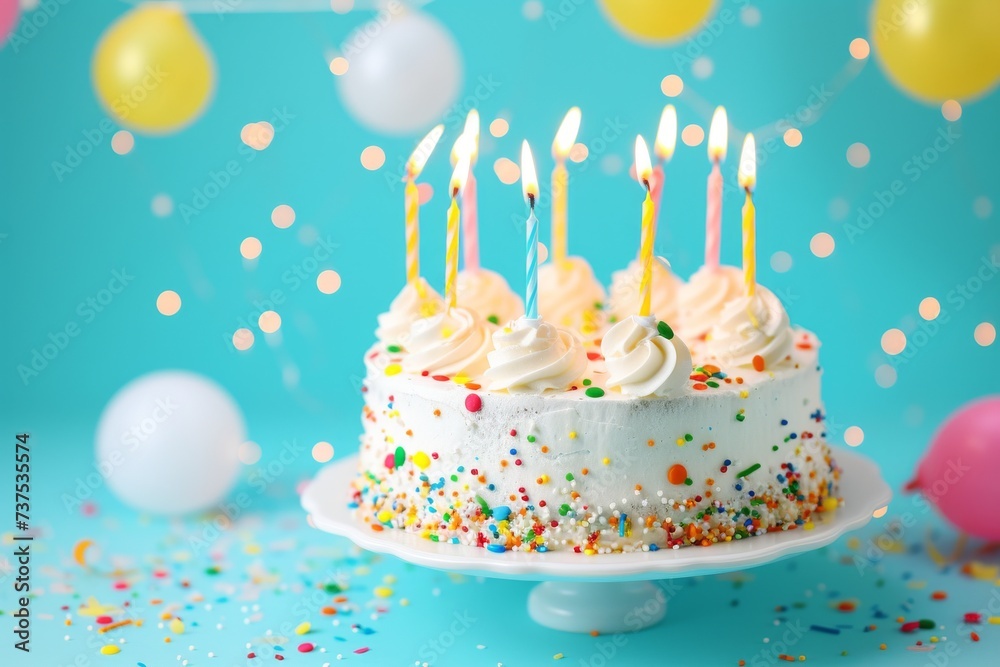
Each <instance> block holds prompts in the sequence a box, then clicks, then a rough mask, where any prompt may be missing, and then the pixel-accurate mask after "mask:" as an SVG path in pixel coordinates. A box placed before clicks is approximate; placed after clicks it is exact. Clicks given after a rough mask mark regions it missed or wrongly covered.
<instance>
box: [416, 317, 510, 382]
mask: <svg viewBox="0 0 1000 667" xmlns="http://www.w3.org/2000/svg"><path fill="white" fill-rule="evenodd" d="M491 349H493V345H492V343H491V342H490V329H489V327H488V325H487V323H486V322H484V321H483V320H482V319H480V318H479V317H477V316H476V315H474V314H473V313H472V312H470V311H468V310H466V309H465V308H450V309H448V310H444V311H442V312H440V313H438V314H436V315H432V316H431V317H425V318H422V319H419V320H417V321H415V322H414V323H413V325H412V326H411V327H410V333H409V336H408V338H407V343H406V350H407V352H408V354H407V355H406V357H405V358H404V359H403V370H404V371H406V372H407V373H420V372H422V371H430V372H432V373H437V374H441V375H459V374H461V375H470V376H472V375H478V374H480V373H482V372H483V371H484V370H486V366H487V361H486V354H487V353H488V352H489V351H490V350H491Z"/></svg>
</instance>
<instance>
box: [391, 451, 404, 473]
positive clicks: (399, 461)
mask: <svg viewBox="0 0 1000 667" xmlns="http://www.w3.org/2000/svg"><path fill="white" fill-rule="evenodd" d="M393 462H394V463H395V464H396V467H397V468H402V467H403V464H404V463H406V450H405V449H403V448H402V447H396V456H395V459H394V460H393Z"/></svg>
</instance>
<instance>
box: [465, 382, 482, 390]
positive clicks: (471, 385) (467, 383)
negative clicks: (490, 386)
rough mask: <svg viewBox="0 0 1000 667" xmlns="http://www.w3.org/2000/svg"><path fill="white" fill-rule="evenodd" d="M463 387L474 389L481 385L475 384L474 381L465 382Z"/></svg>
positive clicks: (479, 387)
mask: <svg viewBox="0 0 1000 667" xmlns="http://www.w3.org/2000/svg"><path fill="white" fill-rule="evenodd" d="M465 388H466V389H471V390H472V391H475V390H477V389H482V385H479V384H476V383H475V382H466V383H465Z"/></svg>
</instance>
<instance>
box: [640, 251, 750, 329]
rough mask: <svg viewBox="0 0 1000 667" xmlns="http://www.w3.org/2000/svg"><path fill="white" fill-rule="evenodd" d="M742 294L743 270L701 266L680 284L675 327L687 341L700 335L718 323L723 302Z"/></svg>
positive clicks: (732, 267) (725, 302)
mask: <svg viewBox="0 0 1000 667" xmlns="http://www.w3.org/2000/svg"><path fill="white" fill-rule="evenodd" d="M654 285H655V283H654ZM742 294H743V271H741V270H740V269H738V268H736V267H735V266H718V267H715V268H709V267H707V266H703V267H701V268H700V269H698V271H696V272H695V274H694V275H693V276H691V279H690V280H689V281H688V282H687V283H685V284H683V285H682V286H681V289H680V293H679V300H680V318H679V319H678V320H677V328H678V331H679V332H680V334H681V335H682V336H683V337H684V339H685V340H687V341H689V342H693V341H696V340H698V339H700V338H703V337H704V336H705V334H707V333H708V332H709V331H711V330H712V327H713V326H715V324H716V323H718V321H719V316H720V315H721V314H722V309H723V308H724V307H725V306H726V304H727V303H729V302H730V301H732V300H733V299H735V298H737V297H739V296H741V295H742ZM654 312H656V311H654Z"/></svg>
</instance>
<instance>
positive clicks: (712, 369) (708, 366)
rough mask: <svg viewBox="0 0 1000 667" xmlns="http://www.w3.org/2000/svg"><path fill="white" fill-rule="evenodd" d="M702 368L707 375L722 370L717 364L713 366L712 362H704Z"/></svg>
mask: <svg viewBox="0 0 1000 667" xmlns="http://www.w3.org/2000/svg"><path fill="white" fill-rule="evenodd" d="M702 368H704V369H705V372H706V373H708V374H709V375H712V374H715V373H718V372H719V371H721V370H722V369H721V368H719V367H718V366H713V365H712V364H705V365H704V366H702Z"/></svg>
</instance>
